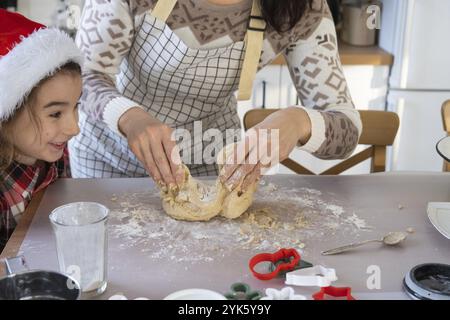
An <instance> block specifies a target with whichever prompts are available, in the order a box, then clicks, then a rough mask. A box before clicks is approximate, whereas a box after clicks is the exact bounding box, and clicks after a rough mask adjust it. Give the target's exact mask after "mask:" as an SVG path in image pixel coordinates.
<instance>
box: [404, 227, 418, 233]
mask: <svg viewBox="0 0 450 320" xmlns="http://www.w3.org/2000/svg"><path fill="white" fill-rule="evenodd" d="M406 232H408V233H414V232H416V230H415V229H414V228H413V227H409V228H407V229H406Z"/></svg>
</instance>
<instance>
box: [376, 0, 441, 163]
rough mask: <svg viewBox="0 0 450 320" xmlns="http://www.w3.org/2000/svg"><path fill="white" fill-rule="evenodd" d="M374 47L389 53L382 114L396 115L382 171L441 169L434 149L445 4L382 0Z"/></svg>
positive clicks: (433, 0)
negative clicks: (397, 119) (377, 41)
mask: <svg viewBox="0 0 450 320" xmlns="http://www.w3.org/2000/svg"><path fill="white" fill-rule="evenodd" d="M382 2H383V11H382V12H383V13H382V18H381V30H380V46H381V47H382V48H383V49H385V50H386V51H389V52H390V53H392V54H393V55H394V65H393V67H392V70H391V74H390V78H389V89H388V97H387V107H386V108H387V110H389V111H395V112H397V113H398V115H399V117H400V128H399V132H398V133H397V137H396V140H395V142H394V145H393V147H392V148H391V149H390V150H389V153H388V164H387V165H388V168H387V169H388V170H393V171H442V165H443V159H442V158H441V157H440V156H439V155H438V154H437V152H436V149H435V145H436V143H437V141H438V140H439V139H440V138H442V137H443V136H444V135H445V133H444V129H443V126H442V119H441V106H442V103H443V102H444V101H445V100H447V99H450V35H449V34H450V0H384V1H382Z"/></svg>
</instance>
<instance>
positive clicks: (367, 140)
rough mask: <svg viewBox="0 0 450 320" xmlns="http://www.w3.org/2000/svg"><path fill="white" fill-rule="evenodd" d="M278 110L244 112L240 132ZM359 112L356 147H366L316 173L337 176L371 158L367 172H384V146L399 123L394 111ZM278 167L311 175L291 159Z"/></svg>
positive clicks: (389, 143) (310, 172)
mask: <svg viewBox="0 0 450 320" xmlns="http://www.w3.org/2000/svg"><path fill="white" fill-rule="evenodd" d="M278 110H280V109H253V110H250V111H248V112H247V113H246V114H245V116H244V129H245V130H248V129H249V128H251V127H253V126H254V125H256V124H258V123H259V122H261V121H262V120H264V119H265V118H266V117H267V116H268V115H270V114H271V113H273V112H275V111H278ZM359 113H360V115H361V121H362V124H363V130H362V133H361V137H360V139H359V144H363V145H370V147H369V148H367V149H365V150H363V151H361V152H359V153H357V154H355V155H353V156H351V157H350V158H348V159H346V160H344V161H342V162H340V163H338V164H337V165H335V166H334V167H332V168H330V169H328V170H325V171H324V172H322V173H320V174H321V175H325V174H328V175H336V174H340V173H342V172H344V171H345V170H347V169H349V168H351V167H353V166H355V165H356V164H358V163H361V162H362V161H364V160H367V159H369V158H372V165H371V171H370V172H383V171H385V170H386V146H391V145H392V143H393V142H394V139H395V135H396V134H397V130H398V127H399V124H400V120H399V118H398V115H397V114H396V113H394V112H387V111H373V110H369V111H366V110H360V111H359ZM281 164H283V165H284V166H286V167H288V168H289V169H291V170H292V171H294V172H295V173H298V174H310V175H314V174H315V173H314V172H312V171H310V170H308V169H306V168H305V167H303V166H302V165H300V164H299V163H297V162H295V161H294V160H292V159H291V158H287V159H286V160H284V161H282V162H281Z"/></svg>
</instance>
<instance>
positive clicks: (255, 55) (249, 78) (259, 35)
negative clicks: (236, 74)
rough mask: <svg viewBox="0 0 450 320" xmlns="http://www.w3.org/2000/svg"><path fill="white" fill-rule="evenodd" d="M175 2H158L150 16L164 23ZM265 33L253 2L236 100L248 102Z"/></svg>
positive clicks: (264, 24)
mask: <svg viewBox="0 0 450 320" xmlns="http://www.w3.org/2000/svg"><path fill="white" fill-rule="evenodd" d="M176 3H177V0H159V1H158V2H157V3H156V5H155V7H154V8H153V10H152V12H151V15H152V16H153V17H155V18H157V19H159V20H161V21H164V22H165V21H166V20H167V18H168V17H169V15H170V13H171V12H172V10H173V8H174V7H175V5H176ZM264 31H266V21H265V20H264V18H263V17H262V13H261V8H260V6H259V0H253V5H252V11H251V13H250V19H249V21H248V25H247V34H246V36H245V40H244V46H245V55H244V62H243V64H242V70H241V77H240V79H239V91H238V100H249V99H250V97H251V95H252V89H253V81H254V80H255V76H256V72H257V71H258V65H259V59H260V58H261V51H262V46H263V41H264Z"/></svg>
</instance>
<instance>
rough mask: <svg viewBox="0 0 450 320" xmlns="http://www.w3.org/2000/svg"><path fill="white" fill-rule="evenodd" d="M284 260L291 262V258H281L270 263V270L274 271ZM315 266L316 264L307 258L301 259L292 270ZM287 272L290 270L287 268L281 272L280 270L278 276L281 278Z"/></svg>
mask: <svg viewBox="0 0 450 320" xmlns="http://www.w3.org/2000/svg"><path fill="white" fill-rule="evenodd" d="M283 262H289V260H287V259H281V260H279V261H277V262H276V263H271V264H270V265H269V271H270V272H273V271H274V270H275V269H276V268H277V266H278V265H279V264H280V263H283ZM313 266H314V265H313V264H312V263H311V262H308V261H306V260H303V259H300V261H299V262H298V263H297V264H296V265H295V266H294V269H292V271H294V270H299V269H305V268H311V267H313ZM287 272H288V271H286V270H281V271H280V272H278V277H279V278H281V277H285V276H286V273H287Z"/></svg>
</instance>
